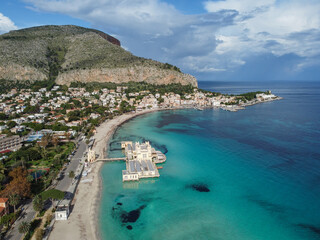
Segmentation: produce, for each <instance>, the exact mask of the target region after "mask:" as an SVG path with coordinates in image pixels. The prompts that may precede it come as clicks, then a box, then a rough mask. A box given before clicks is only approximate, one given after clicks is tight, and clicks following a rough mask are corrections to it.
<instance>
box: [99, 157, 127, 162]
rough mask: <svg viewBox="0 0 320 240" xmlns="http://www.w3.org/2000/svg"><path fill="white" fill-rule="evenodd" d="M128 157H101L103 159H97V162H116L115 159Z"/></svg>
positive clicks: (121, 159) (123, 159)
mask: <svg viewBox="0 0 320 240" xmlns="http://www.w3.org/2000/svg"><path fill="white" fill-rule="evenodd" d="M126 160H127V158H125V157H120V158H101V159H96V160H95V162H114V161H126Z"/></svg>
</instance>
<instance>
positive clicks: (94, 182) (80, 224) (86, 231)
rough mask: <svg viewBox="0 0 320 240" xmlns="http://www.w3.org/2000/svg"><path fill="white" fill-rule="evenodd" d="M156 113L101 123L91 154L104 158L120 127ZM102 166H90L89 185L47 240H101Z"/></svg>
mask: <svg viewBox="0 0 320 240" xmlns="http://www.w3.org/2000/svg"><path fill="white" fill-rule="evenodd" d="M158 110H165V109H153V110H145V111H141V112H138V113H127V114H124V115H121V116H118V117H116V118H114V119H112V120H108V121H106V122H104V123H103V124H101V125H100V126H99V127H98V128H97V132H96V134H95V136H94V138H95V143H94V146H93V150H94V151H95V152H96V153H97V154H99V156H104V155H105V153H106V151H107V147H108V146H107V143H108V142H109V140H110V138H111V137H112V135H113V133H114V131H115V130H116V129H117V128H118V127H119V126H120V125H121V124H123V123H124V122H126V121H128V120H129V119H131V118H134V117H136V116H139V115H142V114H146V113H150V112H154V111H158ZM103 164H104V163H102V162H97V163H94V164H92V165H91V166H92V169H91V173H90V174H89V175H88V176H87V177H86V179H88V180H89V181H88V182H81V181H80V183H79V186H78V189H77V191H76V195H75V198H74V200H73V209H72V212H71V214H70V216H69V218H68V220H67V221H56V222H55V224H54V227H53V230H52V232H51V234H50V237H49V239H50V240H62V239H90V240H94V239H100V235H99V223H98V222H99V219H98V218H99V217H98V214H99V206H100V197H101V188H102V183H101V176H100V169H101V167H102V166H103Z"/></svg>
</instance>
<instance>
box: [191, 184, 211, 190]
mask: <svg viewBox="0 0 320 240" xmlns="http://www.w3.org/2000/svg"><path fill="white" fill-rule="evenodd" d="M188 187H189V188H191V189H193V190H195V191H198V192H210V189H209V187H208V185H207V184H204V183H194V184H191V185H189V186H188Z"/></svg>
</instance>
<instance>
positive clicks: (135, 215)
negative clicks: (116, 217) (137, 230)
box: [121, 205, 146, 223]
mask: <svg viewBox="0 0 320 240" xmlns="http://www.w3.org/2000/svg"><path fill="white" fill-rule="evenodd" d="M145 207H146V206H145V205H142V206H141V207H139V208H138V209H135V210H132V211H130V212H125V211H123V212H122V214H121V221H122V223H128V222H131V223H133V222H136V221H137V220H138V219H139V217H140V214H141V211H142V210H143V209H144V208H145Z"/></svg>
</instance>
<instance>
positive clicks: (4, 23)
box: [0, 13, 18, 34]
mask: <svg viewBox="0 0 320 240" xmlns="http://www.w3.org/2000/svg"><path fill="white" fill-rule="evenodd" d="M16 29H18V28H17V26H16V25H14V23H13V22H12V21H11V20H10V18H8V17H6V16H4V15H3V14H2V13H0V34H2V33H6V32H9V31H11V30H16Z"/></svg>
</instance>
